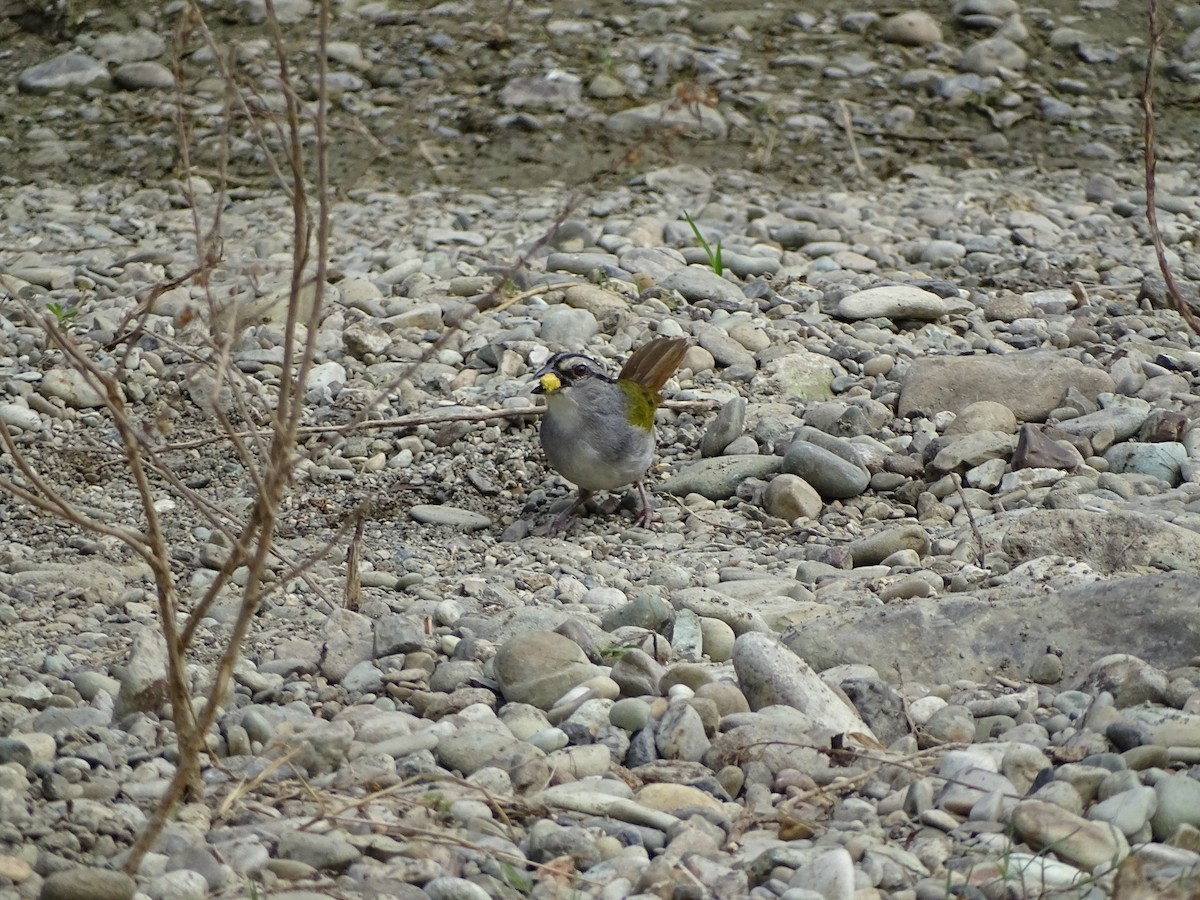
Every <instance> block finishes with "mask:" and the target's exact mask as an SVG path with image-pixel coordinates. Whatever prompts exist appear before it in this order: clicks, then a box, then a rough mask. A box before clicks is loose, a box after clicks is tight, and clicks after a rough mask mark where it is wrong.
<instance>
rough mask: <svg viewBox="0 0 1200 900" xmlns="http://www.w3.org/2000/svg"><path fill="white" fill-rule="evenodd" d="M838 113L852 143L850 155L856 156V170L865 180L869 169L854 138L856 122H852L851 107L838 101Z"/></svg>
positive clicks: (848, 139)
mask: <svg viewBox="0 0 1200 900" xmlns="http://www.w3.org/2000/svg"><path fill="white" fill-rule="evenodd" d="M838 111H839V112H840V113H841V117H842V128H843V129H845V131H846V140H847V141H849V142H850V153H851V154H852V155H853V156H854V168H855V169H857V170H858V176H859V177H860V178H865V177H866V176H867V167H866V166H864V165H863V161H862V157H861V156H859V154H858V141H857V140H856V139H855V137H854V122H853V121H852V120H851V117H850V107H849V106H847V105H846V101H845V100H838Z"/></svg>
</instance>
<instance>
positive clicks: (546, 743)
mask: <svg viewBox="0 0 1200 900" xmlns="http://www.w3.org/2000/svg"><path fill="white" fill-rule="evenodd" d="M529 743H531V744H533V746H535V747H537V748H538V749H539V750H541V751H543V752H544V753H550V752H552V751H554V750H561V749H562V748H563V747H565V746H567V744H568V743H570V738H568V737H567V734H566V732H564V731H563V730H562V729H561V728H543V729H542V730H541V731H538V732H535V733H534V734H532V735H530V737H529Z"/></svg>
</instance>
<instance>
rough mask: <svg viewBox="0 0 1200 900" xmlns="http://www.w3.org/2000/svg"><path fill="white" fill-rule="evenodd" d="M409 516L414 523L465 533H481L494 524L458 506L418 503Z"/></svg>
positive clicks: (486, 518)
mask: <svg viewBox="0 0 1200 900" xmlns="http://www.w3.org/2000/svg"><path fill="white" fill-rule="evenodd" d="M408 514H409V515H410V516H411V517H412V518H413V520H414V521H417V522H420V523H421V524H423V525H445V526H448V527H450V528H461V529H463V530H465V531H479V530H480V529H483V528H489V527H491V524H492V520H491V519H489V518H488V517H487V516H485V515H481V514H480V513H477V512H474V511H472V510H469V509H460V508H459V507H457V506H442V505H434V504H428V503H418V504H417V505H416V506H413V507H411V508H410V509H409V511H408Z"/></svg>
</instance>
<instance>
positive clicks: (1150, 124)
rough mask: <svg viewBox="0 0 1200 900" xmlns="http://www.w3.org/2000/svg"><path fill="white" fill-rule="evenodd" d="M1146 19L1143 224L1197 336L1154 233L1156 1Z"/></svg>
mask: <svg viewBox="0 0 1200 900" xmlns="http://www.w3.org/2000/svg"><path fill="white" fill-rule="evenodd" d="M1147 5H1148V7H1149V17H1150V49H1149V50H1148V51H1147V52H1146V77H1145V79H1144V80H1143V81H1142V113H1143V114H1144V117H1145V120H1144V123H1143V130H1142V144H1143V151H1144V154H1145V161H1146V224H1147V225H1149V226H1150V238H1151V239H1152V240H1153V241H1154V255H1155V256H1156V257H1157V258H1158V268H1159V271H1161V272H1162V276H1163V283H1164V284H1165V285H1166V288H1167V293H1168V294H1170V296H1171V300H1172V302H1173V303H1174V304H1175V308H1176V309H1177V310H1178V311H1179V314H1180V315H1181V316H1183V319H1184V321H1185V322H1187V323H1188V327H1189V328H1191V329H1192V331H1194V332H1196V333H1197V334H1200V319H1197V317H1196V314H1195V313H1194V312H1192V308H1191V307H1190V306H1189V305H1188V302H1187V300H1185V299H1184V297H1183V294H1182V293H1181V292H1180V290H1179V286H1178V285H1177V284H1176V283H1175V277H1174V276H1173V275H1172V274H1171V266H1170V264H1169V263H1168V262H1167V250H1166V247H1165V246H1164V244H1163V239H1162V232H1161V231H1159V229H1158V209H1157V208H1156V205H1155V204H1156V203H1157V202H1158V201H1157V195H1156V190H1155V178H1154V176H1155V171H1156V169H1157V168H1158V154H1157V153H1156V152H1155V150H1154V65H1155V61H1156V59H1157V57H1158V50H1159V47H1160V46H1161V44H1162V39H1163V35H1164V34H1165V33H1166V26H1165V25H1161V24H1160V23H1159V20H1158V0H1149V2H1148V4H1147Z"/></svg>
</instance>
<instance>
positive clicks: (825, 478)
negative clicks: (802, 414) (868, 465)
mask: <svg viewBox="0 0 1200 900" xmlns="http://www.w3.org/2000/svg"><path fill="white" fill-rule="evenodd" d="M783 471H784V472H787V473H788V474H791V475H798V476H799V477H800V478H802V479H804V481H806V482H807V483H808V484H809V485H811V486H812V487H813V488H814V489H815V490H816V491H817V493H819V494H820V495H821V496H822V497H824V498H825V499H826V500H842V499H845V498H847V497H857V496H858V495H859V494H861V493H862V492H863V491H865V490H866V489H867V485H868V484H870V482H871V475H870V473H869V472H868V471H867V470H866V469H865V468H863V467H862V466H861V465H858V464H856V463H854V462H851V461H849V460H847V459H846V458H844V457H843V456H839V455H838V454H836V453H833V452H831V451H829V450H827V449H825V448H824V447H818V446H817V445H816V444H813V443H809V442H808V441H807V440H796V441H793V442H792V444H791V445H790V446H789V447H788V450H787V454H786V455H785V456H784V458H783Z"/></svg>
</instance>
